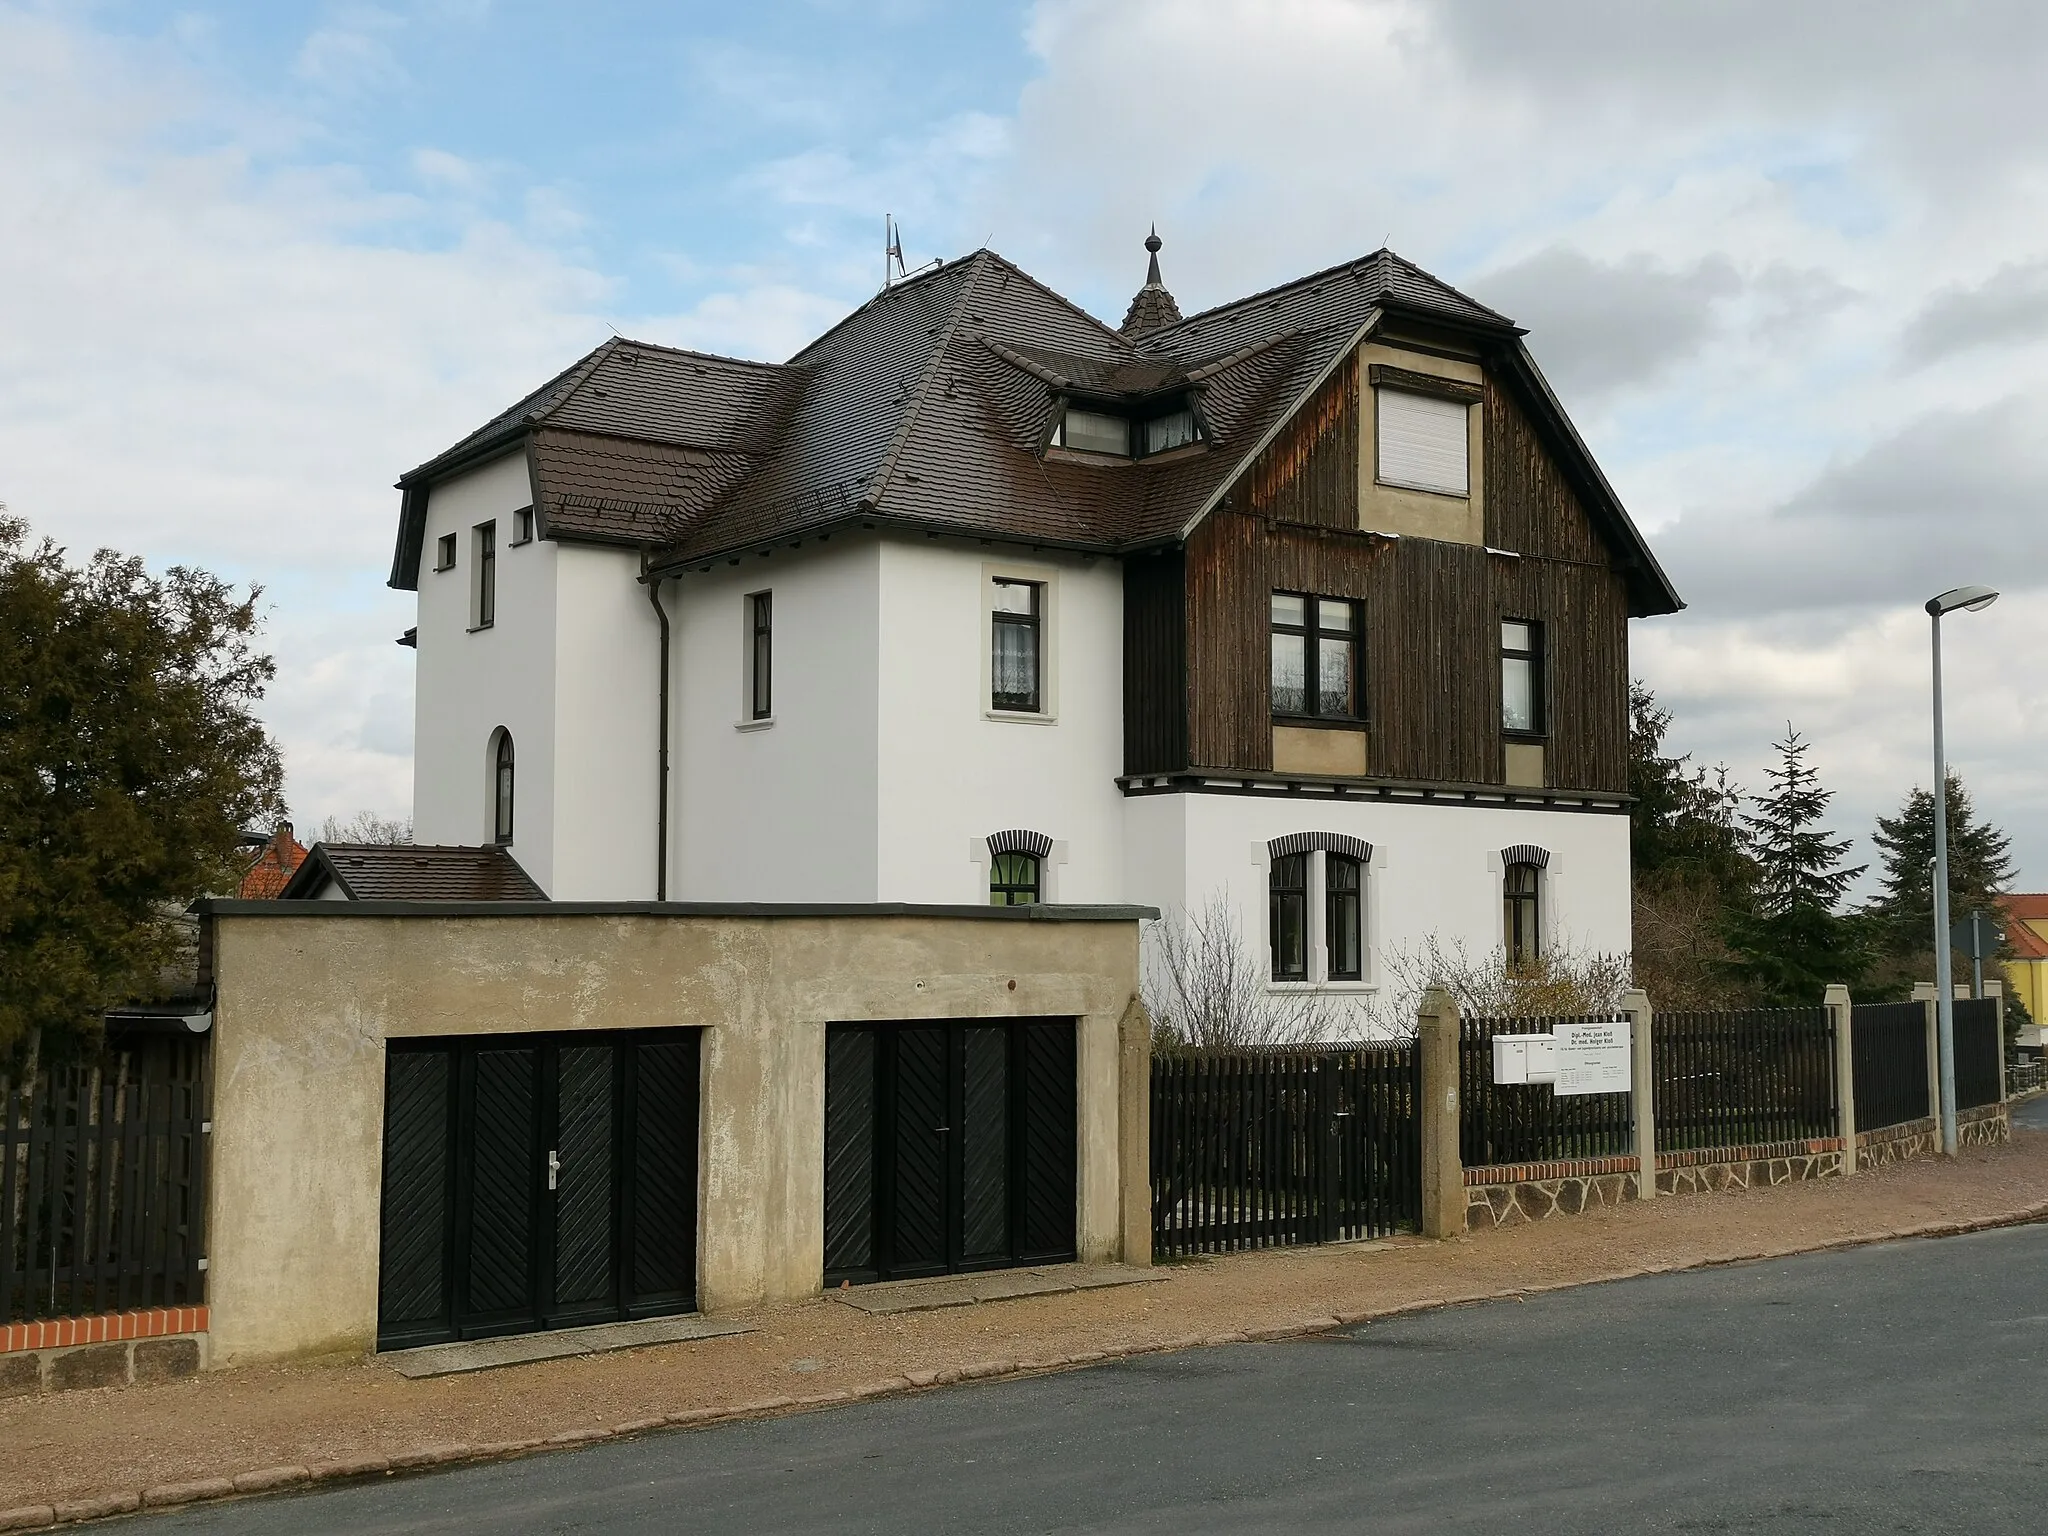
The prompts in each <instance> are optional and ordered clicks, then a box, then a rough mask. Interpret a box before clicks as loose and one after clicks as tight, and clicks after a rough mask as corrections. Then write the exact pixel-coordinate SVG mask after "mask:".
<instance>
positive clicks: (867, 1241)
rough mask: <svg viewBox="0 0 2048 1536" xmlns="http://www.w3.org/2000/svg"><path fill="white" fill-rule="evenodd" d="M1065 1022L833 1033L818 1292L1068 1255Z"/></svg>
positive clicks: (1071, 1108)
mask: <svg viewBox="0 0 2048 1536" xmlns="http://www.w3.org/2000/svg"><path fill="white" fill-rule="evenodd" d="M1076 1094H1077V1082H1076V1050H1075V1023H1074V1020H1073V1019H1071V1018H1065V1019H947V1020H919V1021H914V1022H903V1023H859V1024H851V1023H849V1024H833V1025H830V1026H829V1027H828V1028H827V1030H826V1037H825V1191H824V1193H825V1282H826V1284H828V1285H836V1284H838V1283H839V1282H841V1281H852V1282H855V1283H862V1282H866V1281H871V1280H905V1279H912V1278H915V1277H918V1276H924V1275H942V1274H956V1273H960V1272H963V1271H968V1270H982V1269H1001V1268H1006V1267H1011V1266H1015V1265H1021V1264H1040V1263H1057V1262H1062V1261H1067V1260H1071V1259H1073V1258H1074V1256H1075V1249H1076V1244H1075V1215H1076V1187H1075V1176H1076V1164H1075V1145H1076V1118H1075V1104H1076Z"/></svg>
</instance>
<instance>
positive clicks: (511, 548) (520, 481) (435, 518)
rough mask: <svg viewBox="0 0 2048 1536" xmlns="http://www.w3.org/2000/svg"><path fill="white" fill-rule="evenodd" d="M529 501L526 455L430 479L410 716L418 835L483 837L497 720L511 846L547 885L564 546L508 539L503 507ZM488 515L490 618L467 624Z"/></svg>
mask: <svg viewBox="0 0 2048 1536" xmlns="http://www.w3.org/2000/svg"><path fill="white" fill-rule="evenodd" d="M532 500H533V492H532V486H531V483H530V481H529V479H528V476H527V469H526V457H525V455H524V454H523V453H513V454H508V455H506V456H505V457H503V458H500V459H494V460H492V461H491V462H490V463H488V464H484V465H481V466H479V467H478V468H476V469H473V470H470V471H469V472H467V473H466V474H462V475H457V476H454V477H452V478H451V479H449V480H446V481H444V482H442V483H441V484H439V485H436V486H435V487H434V488H433V491H432V493H431V495H430V496H429V497H428V500H427V532H426V544H425V547H424V550H423V552H422V555H421V559H420V577H419V609H418V613H419V617H418V620H417V623H418V625H419V649H418V653H417V656H418V660H417V666H418V682H417V687H416V689H415V701H416V702H415V706H414V708H415V715H414V724H413V808H412V814H413V836H414V837H415V838H416V839H417V840H418V841H420V842H422V843H460V844H470V845H475V844H479V843H485V842H488V841H490V838H491V798H490V777H491V776H490V762H489V754H490V740H491V733H492V732H493V731H495V730H496V729H497V728H498V727H500V726H503V727H505V728H506V729H507V730H509V731H510V732H511V733H512V741H513V748H514V752H515V756H516V764H517V770H516V782H517V791H516V797H515V812H516V814H515V816H514V826H513V832H514V840H513V844H512V851H513V854H514V855H515V856H516V857H517V858H518V860H519V862H520V863H521V864H522V865H523V866H525V868H526V871H527V873H528V874H530V875H532V876H533V878H534V879H535V880H537V881H538V882H539V883H540V886H541V889H542V890H545V891H548V892H550V893H551V894H552V893H553V892H554V875H555V871H554V858H553V849H554V846H555V826H554V807H555V799H556V794H555V766H556V765H555V752H554V744H553V743H554V735H555V730H556V708H555V704H556V646H555V637H556V632H557V625H556V565H557V562H558V560H559V557H560V553H561V547H560V546H559V545H556V544H552V543H549V542H547V541H545V540H540V539H536V540H534V541H533V542H532V543H529V544H522V545H514V544H513V543H512V532H513V530H512V514H513V512H514V511H515V510H517V509H518V508H520V507H524V506H527V505H529V504H530V503H531V502H532ZM493 519H495V520H496V522H497V524H498V537H497V552H498V558H497V617H496V622H495V623H494V624H493V625H492V626H491V628H489V629H486V630H478V631H476V632H474V633H471V632H470V630H469V620H470V589H471V583H472V582H473V580H474V578H475V559H476V556H475V550H474V547H473V543H472V540H471V536H470V535H471V530H472V529H473V528H474V527H475V526H476V525H477V524H479V523H482V522H486V521H490V520H493ZM446 533H453V534H454V535H455V536H456V539H455V545H456V556H455V567H454V569H452V570H447V571H437V570H435V569H434V568H433V566H434V552H435V547H436V545H437V542H438V541H439V539H440V537H441V536H442V535H443V534H446Z"/></svg>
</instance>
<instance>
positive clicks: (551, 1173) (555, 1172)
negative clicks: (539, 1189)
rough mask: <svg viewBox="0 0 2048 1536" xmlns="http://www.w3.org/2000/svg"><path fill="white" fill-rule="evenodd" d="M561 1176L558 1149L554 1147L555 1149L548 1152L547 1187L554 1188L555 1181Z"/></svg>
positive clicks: (560, 1161)
mask: <svg viewBox="0 0 2048 1536" xmlns="http://www.w3.org/2000/svg"><path fill="white" fill-rule="evenodd" d="M561 1176H562V1159H561V1156H560V1153H559V1149H556V1150H555V1151H551V1152H549V1153H548V1188H549V1189H553V1188H555V1187H556V1182H557V1180H559V1179H560V1178H561Z"/></svg>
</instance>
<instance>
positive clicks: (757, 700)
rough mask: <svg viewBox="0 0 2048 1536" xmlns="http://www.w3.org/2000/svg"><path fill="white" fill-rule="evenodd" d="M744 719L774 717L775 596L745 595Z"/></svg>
mask: <svg viewBox="0 0 2048 1536" xmlns="http://www.w3.org/2000/svg"><path fill="white" fill-rule="evenodd" d="M746 665H747V718H748V719H749V720H767V719H770V718H772V717H773V715H774V713H775V594H774V593H772V592H750V593H748V594H747V663H746Z"/></svg>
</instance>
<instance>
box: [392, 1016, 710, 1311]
mask: <svg viewBox="0 0 2048 1536" xmlns="http://www.w3.org/2000/svg"><path fill="white" fill-rule="evenodd" d="M699 1033H700V1032H699V1031H697V1030H693V1029H668V1030H645V1031H603V1032H597V1031H592V1032H577V1033H570V1034H544V1035H482V1036H472V1037H468V1038H463V1039H425V1040H394V1041H392V1042H390V1045H389V1048H388V1050H387V1053H386V1061H385V1092H384V1170H383V1202H382V1221H381V1239H382V1241H381V1245H380V1250H379V1254H380V1257H379V1272H378V1288H377V1347H378V1348H379V1349H402V1348H409V1347H412V1346H415V1345H421V1344H434V1343H440V1342H443V1341H446V1340H450V1339H475V1338H485V1337H489V1336H492V1335H496V1334H508V1333H530V1332H533V1331H535V1330H538V1329H544V1328H568V1327H575V1326H578V1325H581V1324H587V1323H603V1322H617V1321H621V1320H624V1319H627V1318H640V1317H654V1316H659V1315H662V1314H665V1313H672V1312H687V1311H691V1310H693V1309H694V1308H695V1306H696V1272H697V1140H698V1137H697V1123H698V1055H699Z"/></svg>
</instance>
